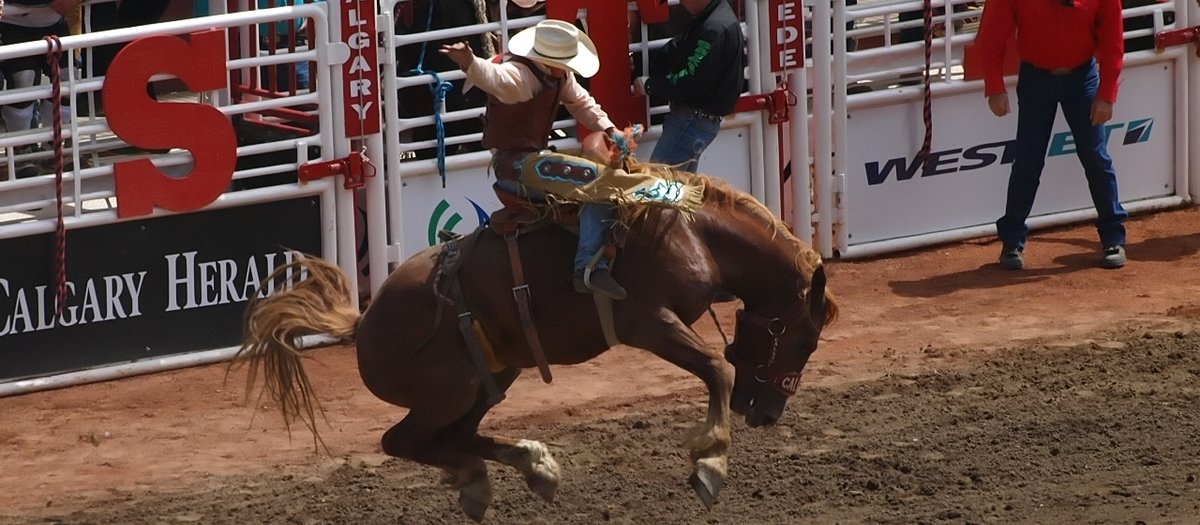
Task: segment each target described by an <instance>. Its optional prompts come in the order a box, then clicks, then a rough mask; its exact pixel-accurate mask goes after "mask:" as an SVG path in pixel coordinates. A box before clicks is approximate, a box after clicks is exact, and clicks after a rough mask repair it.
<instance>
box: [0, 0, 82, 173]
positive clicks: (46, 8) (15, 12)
mask: <svg viewBox="0 0 1200 525" xmlns="http://www.w3.org/2000/svg"><path fill="white" fill-rule="evenodd" d="M81 1H82V0H8V1H7V2H5V3H6V4H7V5H6V6H5V9H4V17H3V19H0V38H2V39H3V41H4V43H5V44H19V43H22V42H36V41H39V40H42V38H43V37H47V36H50V35H58V36H67V35H70V34H71V30H70V28H69V27H68V26H67V18H66V17H67V15H68V14H69V13H71V12H72V11H74V10H77V9H79V4H80V3H81ZM69 57H70V55H69V53H63V54H62V56H61V60H60V62H59V67H60V68H66V67H67V64H68V59H69ZM0 72H3V73H4V78H5V80H6V82H7V86H6V87H7V88H8V89H22V88H29V87H33V86H35V85H39V84H41V80H42V79H41V77H42V75H43V74H46V75H49V74H50V73H51V72H50V71H49V68H48V67H47V65H46V56H45V55H44V54H40V53H39V54H34V55H29V56H23V57H17V58H10V59H8V60H5V61H3V62H0ZM65 76H66V74H65V72H64V73H63V77H65ZM64 94H65V93H64ZM34 102H35V101H25V102H17V103H14V104H6V105H4V106H3V107H0V115H2V116H3V117H4V127H5V129H6V130H7V131H8V132H9V133H12V132H21V131H28V130H30V129H32V128H33V127H34V112H35V111H38V110H40V111H38V115H39V118H40V120H41V121H42V125H46V126H48V125H49V122H50V119H51V117H52V115H53V111H54V104H53V103H51V102H50V101H43V102H44V104H42V106H41V107H38V108H35V107H34ZM61 102H62V104H61V106H60V114H61V116H62V119H63V122H64V123H66V122H69V121H70V115H71V112H70V108H68V107H67V104H68V102H67V99H66V98H63V100H62V101H61ZM13 149H14V153H16V154H17V155H27V154H30V153H34V152H35V151H37V150H38V149H40V146H39V145H36V144H31V145H28V146H18V147H16V148H13ZM15 170H16V176H17V177H18V178H25V177H32V176H35V175H38V174H40V173H41V172H42V168H41V167H39V166H38V165H37V164H36V163H35V162H33V161H32V160H29V159H28V158H27V157H26V158H25V159H22V160H18V161H17V163H16V167H15Z"/></svg>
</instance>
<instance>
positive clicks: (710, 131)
mask: <svg viewBox="0 0 1200 525" xmlns="http://www.w3.org/2000/svg"><path fill="white" fill-rule="evenodd" d="M680 5H682V6H683V7H684V9H686V10H687V12H688V13H689V14H691V15H692V17H693V18H692V20H691V22H690V23H689V24H688V26H687V29H685V30H684V32H683V33H682V34H680V35H678V36H676V37H675V38H672V39H671V41H670V42H668V43H667V44H666V45H665V46H663V47H660V48H658V49H655V50H654V51H651V54H650V75H649V76H648V77H641V78H638V79H637V80H636V81H635V82H634V89H635V91H637V92H638V93H642V94H647V95H655V96H662V97H665V98H666V99H667V100H668V101H670V104H671V112H670V113H668V114H667V117H666V120H664V121H663V127H662V136H661V137H659V139H658V143H657V144H655V146H654V151H653V152H652V153H651V154H650V160H651V161H653V162H662V163H665V164H682V167H683V169H685V170H687V171H692V172H694V171H696V169H697V168H698V167H699V164H700V154H701V153H703V152H704V149H705V148H707V147H708V145H709V144H711V143H712V141H713V139H715V138H716V137H717V133H718V132H719V131H720V130H721V119H722V118H723V117H724V116H725V115H728V114H730V113H733V108H734V106H735V105H736V104H737V99H738V96H739V95H740V94H741V92H742V84H743V69H744V66H745V56H744V54H743V52H742V47H743V42H744V39H743V37H742V28H741V25H739V23H738V19H737V16H736V15H735V14H734V13H733V9H732V8H730V7H729V3H728V2H727V1H726V0H680Z"/></svg>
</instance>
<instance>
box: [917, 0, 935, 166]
mask: <svg viewBox="0 0 1200 525" xmlns="http://www.w3.org/2000/svg"><path fill="white" fill-rule="evenodd" d="M924 18H925V75H924V84H925V98H924V105H923V107H922V108H921V118H922V119H923V120H924V121H925V140H924V141H922V142H921V151H920V153H918V154H917V156H918V157H919V158H920V159H921V168H922V169H929V153H930V150H931V149H932V148H933V91H932V89H931V87H930V80H931V79H930V76H929V70H930V68H931V67H932V60H933V0H925V5H924Z"/></svg>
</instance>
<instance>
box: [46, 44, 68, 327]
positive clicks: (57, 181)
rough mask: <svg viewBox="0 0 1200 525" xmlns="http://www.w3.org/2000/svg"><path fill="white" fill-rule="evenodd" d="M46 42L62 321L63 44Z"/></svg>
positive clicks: (64, 245)
mask: <svg viewBox="0 0 1200 525" xmlns="http://www.w3.org/2000/svg"><path fill="white" fill-rule="evenodd" d="M44 40H45V41H46V46H47V49H46V64H47V65H48V66H49V70H50V99H51V101H52V102H51V104H53V106H54V109H53V110H52V113H53V114H52V116H51V121H52V123H53V128H54V138H52V139H50V142H51V143H53V145H54V197H55V200H56V202H57V208H58V210H57V211H58V222H57V224H56V226H55V229H54V284H55V293H54V315H55V316H56V318H57V319H58V320H60V321H61V320H62V317H63V311H64V309H65V308H66V303H67V224H66V219H65V218H64V217H63V126H62V78H61V77H60V74H61V72H60V69H59V65H58V63H59V61H61V60H62V50H63V48H62V41H60V40H59V39H58V36H57V35H50V36H47V37H44Z"/></svg>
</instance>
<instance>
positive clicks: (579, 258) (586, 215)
mask: <svg viewBox="0 0 1200 525" xmlns="http://www.w3.org/2000/svg"><path fill="white" fill-rule="evenodd" d="M495 188H496V189H498V190H501V191H505V192H508V193H511V194H513V195H516V196H518V197H522V198H527V199H529V200H531V201H533V202H545V200H546V193H545V192H544V191H542V190H539V189H537V188H530V187H528V186H525V185H523V184H521V183H520V182H517V181H515V180H505V179H501V180H497V181H496V184H495ZM616 212H617V208H616V206H613V205H611V204H599V203H584V204H580V206H579V244H578V245H577V247H576V248H575V271H576V272H583V270H584V269H585V268H587V265H588V263H589V262H591V261H592V257H595V256H596V253H597V252H599V251H600V250H601V249H602V248H604V234H605V232H606V231H607V230H608V228H609V225H610V224H611V223H612V220H613V218H614V217H615V216H616ZM601 268H608V259H605V258H604V257H601V258H600V260H599V261H598V262H596V269H601Z"/></svg>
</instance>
